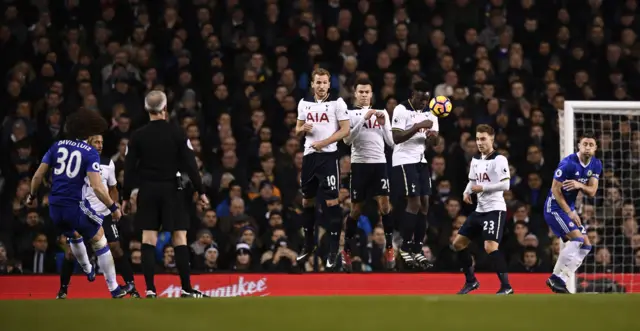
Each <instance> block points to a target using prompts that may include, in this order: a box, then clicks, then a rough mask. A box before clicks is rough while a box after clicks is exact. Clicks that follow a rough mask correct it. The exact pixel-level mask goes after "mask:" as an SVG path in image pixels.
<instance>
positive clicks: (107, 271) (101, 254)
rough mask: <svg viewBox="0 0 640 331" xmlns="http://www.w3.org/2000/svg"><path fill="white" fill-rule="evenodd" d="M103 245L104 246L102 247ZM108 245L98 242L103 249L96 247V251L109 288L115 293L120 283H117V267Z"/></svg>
mask: <svg viewBox="0 0 640 331" xmlns="http://www.w3.org/2000/svg"><path fill="white" fill-rule="evenodd" d="M103 239H104V238H103ZM103 243H104V245H103V246H102V244H103ZM106 243H107V241H106V240H104V241H101V242H98V245H101V246H102V247H101V248H98V246H97V245H96V246H95V247H94V249H95V251H96V256H97V257H98V266H100V270H102V273H103V274H104V279H105V280H106V282H107V287H108V288H109V291H115V290H116V289H117V288H118V282H117V281H116V265H115V263H114V262H113V255H111V250H109V246H108V245H106ZM96 248H97V249H96Z"/></svg>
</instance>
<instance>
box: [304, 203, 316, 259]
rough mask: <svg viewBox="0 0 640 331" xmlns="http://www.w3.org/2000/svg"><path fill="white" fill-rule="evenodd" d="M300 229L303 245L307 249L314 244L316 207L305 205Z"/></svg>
mask: <svg viewBox="0 0 640 331" xmlns="http://www.w3.org/2000/svg"><path fill="white" fill-rule="evenodd" d="M302 222H303V223H302V230H303V231H304V247H305V248H306V249H308V250H311V249H313V247H314V246H315V242H316V238H315V227H316V207H315V206H312V207H305V208H304V209H303V210H302Z"/></svg>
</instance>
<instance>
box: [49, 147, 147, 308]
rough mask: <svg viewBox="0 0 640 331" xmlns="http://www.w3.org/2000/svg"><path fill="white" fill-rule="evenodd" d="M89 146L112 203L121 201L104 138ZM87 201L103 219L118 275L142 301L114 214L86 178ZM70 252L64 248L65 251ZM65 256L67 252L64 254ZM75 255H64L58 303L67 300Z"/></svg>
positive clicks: (130, 292)
mask: <svg viewBox="0 0 640 331" xmlns="http://www.w3.org/2000/svg"><path fill="white" fill-rule="evenodd" d="M87 142H88V143H89V144H90V145H91V146H93V148H95V149H96V151H98V154H100V178H101V179H102V184H103V185H104V186H105V187H108V188H109V196H110V197H111V199H112V200H113V201H117V200H118V188H117V187H116V184H117V180H116V172H115V170H116V167H115V165H114V163H113V161H111V159H109V158H108V157H105V156H103V155H102V146H103V138H102V136H101V135H96V136H91V137H89V139H88V140H87ZM84 197H85V199H87V200H88V201H89V203H90V204H91V208H93V210H95V211H96V212H98V213H99V214H100V215H102V216H103V221H102V229H103V230H104V235H105V237H106V238H107V242H108V243H109V248H110V250H111V255H113V259H114V261H115V265H116V271H117V272H118V273H120V274H121V275H122V278H123V279H124V281H125V282H126V284H127V285H126V286H125V287H123V289H124V290H125V291H126V292H127V293H128V294H129V295H131V296H132V297H135V298H139V297H140V294H139V293H138V291H137V290H136V287H135V284H134V282H133V270H132V269H131V264H130V263H129V259H127V258H126V257H125V256H124V252H123V251H122V247H120V238H119V235H118V226H117V224H116V223H115V222H113V220H112V217H111V211H110V210H109V208H107V206H106V205H104V204H103V203H102V202H101V201H100V199H98V197H97V196H96V193H95V191H94V190H93V189H92V188H91V184H90V183H89V179H88V178H85V187H84ZM66 250H67V248H65V251H66ZM65 253H66V252H65ZM68 255H72V254H65V260H64V261H63V263H62V272H61V273H60V290H59V291H58V295H57V296H56V299H65V298H66V297H67V289H68V287H69V282H70V281H71V274H72V273H73V268H74V265H75V260H74V259H72V258H71V256H68Z"/></svg>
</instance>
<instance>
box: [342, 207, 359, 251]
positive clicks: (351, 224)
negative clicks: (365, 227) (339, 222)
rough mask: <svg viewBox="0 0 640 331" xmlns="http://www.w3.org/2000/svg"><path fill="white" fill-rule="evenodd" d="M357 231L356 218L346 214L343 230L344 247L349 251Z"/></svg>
mask: <svg viewBox="0 0 640 331" xmlns="http://www.w3.org/2000/svg"><path fill="white" fill-rule="evenodd" d="M357 232H358V220H356V219H354V218H353V217H351V215H349V216H347V221H346V226H345V231H344V239H345V240H344V241H345V245H344V246H345V249H346V250H347V251H351V241H353V238H354V237H355V236H356V233H357Z"/></svg>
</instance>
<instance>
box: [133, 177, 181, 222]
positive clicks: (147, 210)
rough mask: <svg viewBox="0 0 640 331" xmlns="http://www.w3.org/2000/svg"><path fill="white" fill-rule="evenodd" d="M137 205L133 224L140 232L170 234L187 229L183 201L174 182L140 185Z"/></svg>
mask: <svg viewBox="0 0 640 331" xmlns="http://www.w3.org/2000/svg"><path fill="white" fill-rule="evenodd" d="M137 204H138V212H137V213H136V217H135V222H136V224H137V226H138V228H139V229H141V230H150V231H170V232H172V231H186V230H188V228H189V219H188V217H187V215H186V213H185V212H184V199H183V196H182V194H181V191H179V190H178V188H177V187H176V182H175V181H166V182H156V183H144V184H141V185H140V190H139V191H138V201H137Z"/></svg>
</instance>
